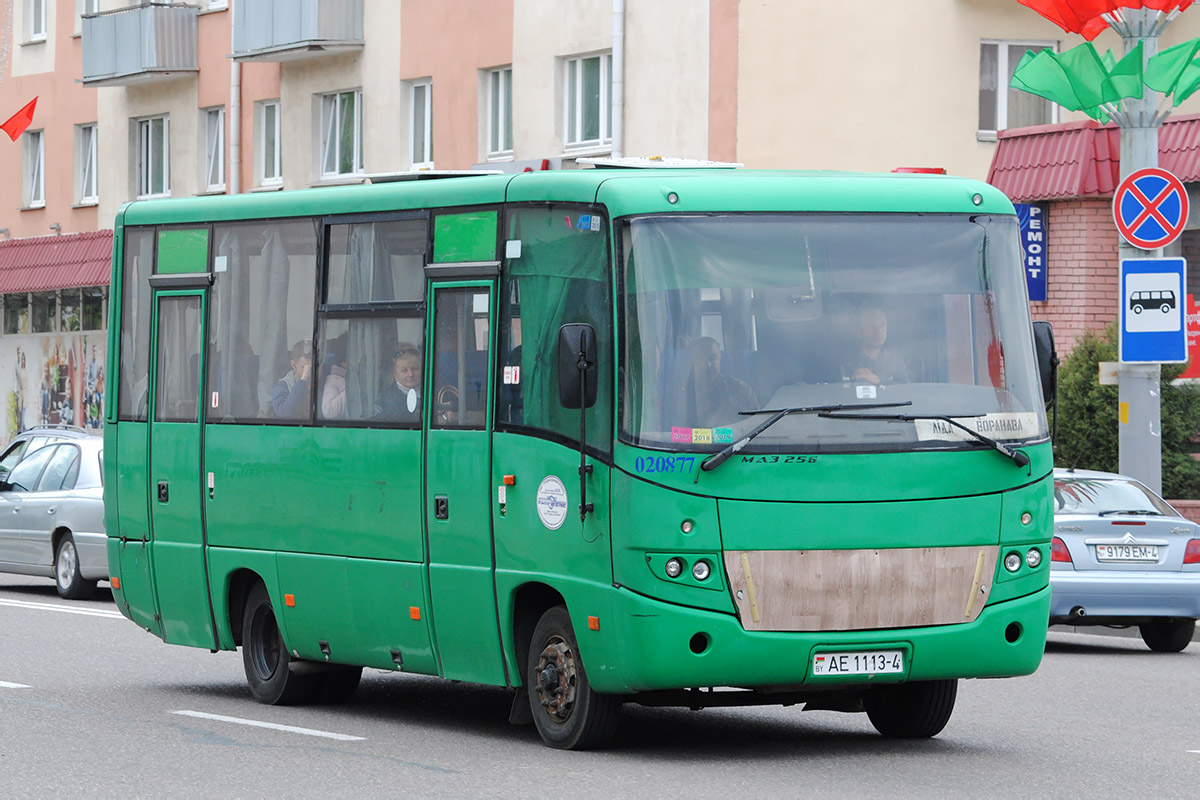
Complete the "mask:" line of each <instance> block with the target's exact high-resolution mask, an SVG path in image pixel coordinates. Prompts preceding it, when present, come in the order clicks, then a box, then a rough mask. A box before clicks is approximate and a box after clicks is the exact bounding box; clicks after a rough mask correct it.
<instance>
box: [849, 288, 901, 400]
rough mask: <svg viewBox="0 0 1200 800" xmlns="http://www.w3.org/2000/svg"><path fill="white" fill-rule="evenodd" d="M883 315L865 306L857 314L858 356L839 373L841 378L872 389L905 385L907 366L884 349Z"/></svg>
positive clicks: (892, 353) (884, 315) (885, 336)
mask: <svg viewBox="0 0 1200 800" xmlns="http://www.w3.org/2000/svg"><path fill="white" fill-rule="evenodd" d="M887 328H888V325H887V314H886V313H884V310H883V309H882V308H880V307H879V306H877V305H872V304H866V305H863V306H862V307H861V308H859V310H858V325H857V327H856V328H855V331H854V333H855V336H856V337H857V339H858V352H857V353H855V354H854V355H853V356H852V357H851V358H850V360H849V362H848V363H847V364H846V366H845V368H844V369H843V377H845V378H847V379H849V380H854V381H866V382H868V383H873V384H875V385H876V386H879V385H881V384H889V383H908V365H907V364H905V363H904V359H903V358H901V357H900V354H899V353H896V352H895V351H893V350H890V349H889V348H887V347H886V343H887V335H888V329H887Z"/></svg>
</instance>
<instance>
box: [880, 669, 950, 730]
mask: <svg viewBox="0 0 1200 800" xmlns="http://www.w3.org/2000/svg"><path fill="white" fill-rule="evenodd" d="M957 697H958V681H957V680H941V681H916V682H913V683H897V684H893V685H890V686H879V687H876V688H874V689H872V690H871V691H869V692H867V694H866V695H865V696H864V697H863V705H864V706H865V707H866V709H867V718H868V719H870V720H871V724H872V725H874V726H875V730H877V731H879V732H880V733H882V734H883V735H884V736H887V737H889V738H891V739H928V738H929V737H931V736H937V735H938V734H939V733H941V732H942V728H945V727H946V723H947V722H949V721H950V715H951V714H952V713H953V712H954V701H955V699H956V698H957Z"/></svg>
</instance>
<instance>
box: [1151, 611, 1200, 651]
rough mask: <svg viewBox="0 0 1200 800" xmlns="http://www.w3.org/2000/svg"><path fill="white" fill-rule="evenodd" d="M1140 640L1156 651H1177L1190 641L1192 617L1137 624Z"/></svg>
mask: <svg viewBox="0 0 1200 800" xmlns="http://www.w3.org/2000/svg"><path fill="white" fill-rule="evenodd" d="M1138 632H1139V633H1140V634H1142V641H1143V642H1145V643H1146V646H1147V647H1149V648H1150V649H1151V650H1153V651H1154V652H1156V653H1178V652H1180V651H1182V650H1183V649H1184V648H1185V647H1187V646H1188V644H1190V643H1191V641H1192V635H1193V634H1194V633H1195V632H1196V620H1194V619H1163V620H1155V621H1154V622H1147V623H1144V624H1142V625H1138Z"/></svg>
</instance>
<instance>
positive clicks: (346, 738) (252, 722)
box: [171, 711, 367, 742]
mask: <svg viewBox="0 0 1200 800" xmlns="http://www.w3.org/2000/svg"><path fill="white" fill-rule="evenodd" d="M171 713H172V714H179V715H181V716H184V717H196V718H197V719H211V720H216V721H217V722H232V723H234V724H235V725H249V726H250V727H252V728H270V729H271V730H273V731H285V732H287V733H299V734H303V735H304V736H320V737H322V738H324V739H337V740H338V741H342V742H361V741H366V738H367V737H365V736H350V735H348V734H345V733H330V732H329V731H317V730H313V729H312V728H297V727H294V726H292V725H278V724H276V723H274V722H261V721H259V720H256V719H241V718H239V717H223V716H221V715H220V714H205V713H204V712H202V711H172V712H171Z"/></svg>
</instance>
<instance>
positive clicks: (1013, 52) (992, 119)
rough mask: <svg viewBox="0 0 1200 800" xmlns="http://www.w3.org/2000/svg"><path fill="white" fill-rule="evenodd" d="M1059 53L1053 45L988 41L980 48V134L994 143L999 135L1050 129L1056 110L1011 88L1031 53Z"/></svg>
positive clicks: (1040, 100)
mask: <svg viewBox="0 0 1200 800" xmlns="http://www.w3.org/2000/svg"><path fill="white" fill-rule="evenodd" d="M1046 49H1051V50H1053V49H1056V46H1055V45H1054V43H1052V42H1016V41H984V42H982V43H981V44H980V46H979V133H980V134H981V138H985V139H991V138H994V137H995V133H996V131H1001V130H1005V129H1006V128H1024V127H1027V126H1030V125H1048V124H1050V123H1052V122H1054V121H1055V120H1056V106H1055V105H1054V104H1053V103H1051V102H1050V101H1049V100H1046V99H1044V98H1041V97H1038V96H1037V95H1032V94H1029V93H1028V92H1023V91H1021V90H1020V89H1013V88H1010V87H1009V84H1010V83H1011V82H1012V76H1013V72H1014V71H1016V69H1017V64H1018V63H1020V61H1021V57H1022V56H1024V55H1025V52H1026V51H1027V50H1033V51H1035V52H1037V51H1041V50H1046Z"/></svg>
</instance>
